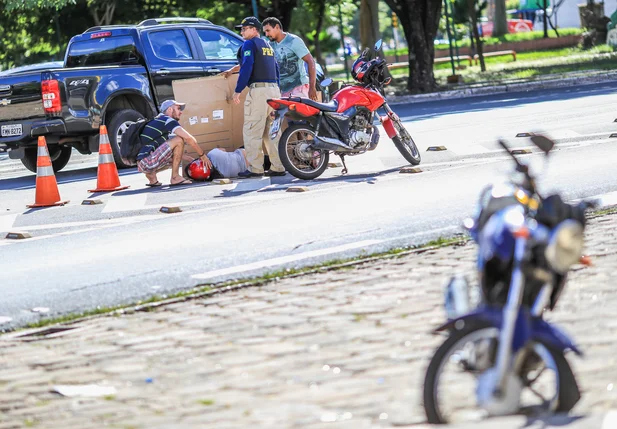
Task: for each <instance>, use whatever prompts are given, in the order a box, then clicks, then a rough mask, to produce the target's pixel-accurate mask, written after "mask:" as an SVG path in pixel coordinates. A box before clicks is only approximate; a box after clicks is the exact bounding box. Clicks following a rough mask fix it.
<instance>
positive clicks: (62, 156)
mask: <svg viewBox="0 0 617 429" xmlns="http://www.w3.org/2000/svg"><path fill="white" fill-rule="evenodd" d="M48 150H49V157H50V158H51V165H52V167H53V169H54V173H57V172H58V171H60V170H62V169H63V168H64V167H66V164H68V163H69V159H71V153H72V151H73V148H71V147H70V146H58V145H53V146H49V147H48ZM37 152H38V150H37V148H36V147H31V148H27V149H26V150H25V153H24V157H23V158H22V159H21V163H22V164H23V165H24V167H26V168H27V169H28V170H30V171H32V172H33V173H36V158H37Z"/></svg>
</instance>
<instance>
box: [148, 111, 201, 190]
mask: <svg viewBox="0 0 617 429" xmlns="http://www.w3.org/2000/svg"><path fill="white" fill-rule="evenodd" d="M185 106H186V104H185V103H178V102H177V101H175V100H167V101H164V102H163V103H162V104H161V109H160V111H161V113H160V114H159V115H158V116H157V117H155V118H154V119H153V120H151V121H150V122H148V123H147V124H146V127H145V128H144V130H143V131H142V133H141V135H140V139H141V143H142V148H141V150H140V151H139V154H138V155H137V157H136V159H137V169H138V170H139V171H140V172H141V173H144V174H145V175H146V178H147V179H148V183H147V184H146V186H150V187H156V186H161V182H159V180H158V179H157V176H156V175H157V173H158V172H159V171H163V170H167V169H168V168H171V180H170V185H171V186H178V185H188V184H191V183H193V182H192V181H191V180H189V179H185V178H183V177H182V176H181V175H180V163H181V161H182V157H183V155H184V145H185V143H188V144H189V145H190V146H192V147H193V148H194V149H195V150H196V151H197V153H198V154H199V157H200V158H201V159H202V160H203V162H204V163H205V164H206V166H207V167H208V168H211V167H212V163H211V162H210V160H209V159H208V157H207V156H206V154H205V153H203V152H202V150H201V148H200V147H199V145H198V144H197V140H195V137H193V136H192V135H191V134H190V133H189V132H188V131H186V130H185V129H184V128H182V126H180V123H179V122H178V121H179V120H180V117H181V116H182V111H183V110H184V107H185Z"/></svg>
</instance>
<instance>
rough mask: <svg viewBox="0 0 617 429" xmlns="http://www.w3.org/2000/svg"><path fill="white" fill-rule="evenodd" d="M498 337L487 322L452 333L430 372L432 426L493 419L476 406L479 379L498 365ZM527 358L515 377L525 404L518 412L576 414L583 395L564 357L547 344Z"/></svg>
mask: <svg viewBox="0 0 617 429" xmlns="http://www.w3.org/2000/svg"><path fill="white" fill-rule="evenodd" d="M498 338H499V329H497V328H495V327H493V326H491V325H489V324H487V323H483V322H478V323H475V324H474V325H473V326H466V327H463V328H462V329H460V330H456V329H453V330H452V332H450V336H449V337H448V338H447V339H446V341H444V343H443V344H442V345H441V346H440V347H439V348H438V349H437V351H436V352H435V355H434V356H433V358H432V359H431V362H430V364H429V366H428V369H427V371H426V377H425V380H424V410H425V412H426V417H427V419H428V421H429V423H433V424H448V423H460V422H469V421H479V420H482V419H484V418H486V417H488V416H489V413H488V412H487V411H486V410H484V409H482V408H480V407H479V406H478V404H477V400H476V398H477V396H476V389H477V388H478V380H479V378H480V376H481V375H482V374H483V373H485V371H486V370H488V369H489V368H492V367H493V366H494V365H495V357H496V352H497V344H498ZM524 353H525V355H524V357H523V358H522V360H521V363H520V365H519V366H518V369H517V372H516V375H515V376H516V377H517V378H518V380H519V381H520V383H521V386H522V387H521V391H520V393H519V392H517V393H516V396H518V397H519V398H520V403H519V404H518V405H517V408H518V409H517V410H515V411H514V413H523V414H542V413H547V412H548V413H556V412H567V411H569V410H571V409H572V407H574V405H575V404H576V402H577V401H578V399H579V398H580V392H579V390H578V386H577V385H576V380H575V379H574V375H573V374H572V370H571V369H570V365H569V364H568V362H567V360H566V359H565V357H564V356H563V354H562V353H561V352H560V351H558V350H555V349H553V348H552V347H550V346H548V345H546V344H542V343H533V345H532V346H530V347H529V348H527V349H526V351H525V352H524ZM519 395H520V396H519ZM516 396H515V397H516Z"/></svg>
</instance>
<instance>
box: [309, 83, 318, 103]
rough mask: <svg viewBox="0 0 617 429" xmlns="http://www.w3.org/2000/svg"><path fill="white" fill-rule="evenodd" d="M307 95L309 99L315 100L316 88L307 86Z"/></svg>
mask: <svg viewBox="0 0 617 429" xmlns="http://www.w3.org/2000/svg"><path fill="white" fill-rule="evenodd" d="M308 95H309V98H310V99H311V100H314V101H317V90H316V89H315V87H314V86H310V87H309V93H308Z"/></svg>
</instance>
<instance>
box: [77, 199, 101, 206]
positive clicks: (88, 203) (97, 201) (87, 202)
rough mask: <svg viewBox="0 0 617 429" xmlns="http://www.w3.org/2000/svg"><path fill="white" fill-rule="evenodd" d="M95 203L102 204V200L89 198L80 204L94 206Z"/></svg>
mask: <svg viewBox="0 0 617 429" xmlns="http://www.w3.org/2000/svg"><path fill="white" fill-rule="evenodd" d="M97 204H103V201H102V200H95V199H92V198H90V199H87V200H83V201H82V202H81V205H82V206H95V205H97Z"/></svg>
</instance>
